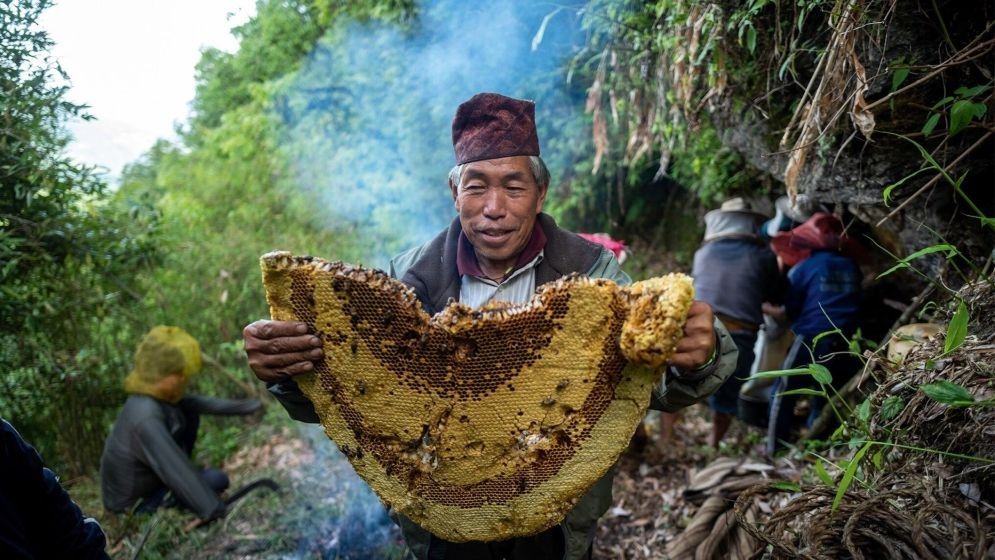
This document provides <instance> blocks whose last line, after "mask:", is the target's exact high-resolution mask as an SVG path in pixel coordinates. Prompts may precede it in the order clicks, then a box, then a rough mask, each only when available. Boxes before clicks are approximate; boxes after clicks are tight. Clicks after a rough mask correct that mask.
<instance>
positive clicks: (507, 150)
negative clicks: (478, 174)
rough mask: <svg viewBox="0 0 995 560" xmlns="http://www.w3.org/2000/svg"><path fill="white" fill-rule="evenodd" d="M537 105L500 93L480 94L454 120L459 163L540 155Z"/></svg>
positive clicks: (457, 110) (463, 105)
mask: <svg viewBox="0 0 995 560" xmlns="http://www.w3.org/2000/svg"><path fill="white" fill-rule="evenodd" d="M535 113H536V105H535V103H533V102H531V101H526V100H524V99H514V98H511V97H505V96H504V95H501V94H498V93H478V94H477V95H474V96H473V97H471V98H470V99H468V100H466V101H464V102H463V103H462V104H460V106H459V108H458V109H456V116H455V117H454V118H453V151H455V152H456V164H457V165H462V164H464V163H469V162H471V161H480V160H482V159H497V158H503V157H509V156H537V155H539V135H538V134H537V133H536V116H535Z"/></svg>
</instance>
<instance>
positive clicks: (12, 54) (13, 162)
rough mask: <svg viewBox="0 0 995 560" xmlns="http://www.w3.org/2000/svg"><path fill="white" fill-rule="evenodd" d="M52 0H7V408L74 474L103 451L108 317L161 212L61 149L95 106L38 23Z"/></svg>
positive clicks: (113, 366)
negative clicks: (132, 199)
mask: <svg viewBox="0 0 995 560" xmlns="http://www.w3.org/2000/svg"><path fill="white" fill-rule="evenodd" d="M49 4H50V3H49V2H47V1H44V0H38V1H30V0H26V1H22V2H17V3H14V4H11V3H9V2H7V3H3V4H0V415H3V416H5V417H7V418H8V419H9V420H10V421H11V422H12V423H13V424H14V425H15V426H16V427H17V428H18V429H19V430H21V432H22V433H23V434H24V435H25V437H26V438H27V439H28V440H30V441H31V442H32V443H34V444H35V445H36V446H37V447H38V448H39V449H40V450H41V451H42V453H43V454H44V455H45V456H46V457H47V458H48V460H49V461H52V462H53V463H55V464H62V465H64V466H65V467H66V468H68V472H67V474H70V475H73V474H80V473H82V472H85V471H87V470H89V469H91V468H93V467H94V466H95V465H96V461H97V459H98V458H99V453H100V450H101V447H102V444H103V436H104V427H105V426H106V423H107V417H108V415H109V414H112V404H113V402H114V398H115V397H117V396H118V395H119V394H120V389H119V379H120V375H121V373H120V372H121V371H122V370H123V369H124V368H125V367H126V365H125V361H124V357H123V355H122V352H121V351H120V349H119V344H120V342H121V340H122V338H125V337H126V336H127V335H128V334H130V333H128V332H127V330H126V329H120V328H115V327H112V326H111V324H112V323H114V321H115V316H116V315H120V314H126V313H128V312H129V306H130V304H131V301H130V298H131V295H130V294H134V284H133V277H134V275H135V274H137V273H138V272H139V271H140V270H143V269H144V268H145V267H147V266H148V265H150V264H151V263H153V262H154V261H155V259H156V258H157V253H156V251H155V248H154V243H155V239H156V235H157V225H158V222H159V216H158V214H157V213H156V212H155V211H153V210H152V209H150V208H149V207H147V206H142V205H134V206H118V205H114V204H111V203H110V201H109V198H108V192H107V189H106V185H105V184H104V183H103V182H102V181H101V180H100V179H99V178H97V177H96V176H95V175H94V174H93V171H92V169H90V168H87V167H84V166H80V165H78V164H76V163H73V162H72V161H71V160H70V159H69V158H68V157H67V156H66V155H65V154H64V153H63V148H64V147H65V145H66V142H67V137H66V135H65V132H64V128H63V126H64V124H65V122H66V120H67V119H70V118H88V117H87V116H86V114H85V112H84V107H83V106H81V105H76V104H73V103H70V102H68V101H67V100H66V99H65V94H66V86H64V85H60V84H63V83H64V82H65V80H66V78H67V76H66V75H65V74H64V72H63V71H62V69H61V68H60V67H59V66H58V64H57V63H56V62H55V61H53V60H52V59H51V58H50V57H49V55H48V52H47V51H48V49H49V48H50V47H51V40H50V39H49V38H48V35H47V34H46V33H45V32H44V31H42V30H40V29H39V28H38V18H39V17H40V15H41V14H42V13H43V11H44V10H45V9H46V8H47V7H48V6H49ZM111 372H113V373H111Z"/></svg>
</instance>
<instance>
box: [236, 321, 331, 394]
mask: <svg viewBox="0 0 995 560" xmlns="http://www.w3.org/2000/svg"><path fill="white" fill-rule="evenodd" d="M307 330H308V329H307V325H305V324H304V323H298V322H294V321H267V320H261V321H256V322H254V323H251V324H249V325H248V326H246V327H245V328H244V329H243V330H242V340H243V342H244V343H245V355H246V356H247V357H248V358H249V367H250V368H251V369H252V373H254V374H256V377H258V378H259V379H260V380H262V381H267V382H272V381H285V380H287V379H289V378H290V377H291V376H294V375H297V374H300V373H307V372H309V371H313V370H314V361H315V360H320V359H321V357H322V352H321V339H319V338H318V337H317V336H314V335H313V334H308V332H307Z"/></svg>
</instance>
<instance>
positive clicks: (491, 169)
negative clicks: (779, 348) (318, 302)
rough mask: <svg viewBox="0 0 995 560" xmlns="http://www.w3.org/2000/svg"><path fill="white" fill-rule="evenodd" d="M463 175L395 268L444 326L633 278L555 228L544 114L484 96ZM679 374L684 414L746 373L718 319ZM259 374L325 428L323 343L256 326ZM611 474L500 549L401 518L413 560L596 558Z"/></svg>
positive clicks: (463, 123)
mask: <svg viewBox="0 0 995 560" xmlns="http://www.w3.org/2000/svg"><path fill="white" fill-rule="evenodd" d="M452 139H453V150H454V152H455V155H456V165H455V166H454V167H453V168H452V169H451V170H450V172H449V191H450V194H451V195H452V198H453V205H454V207H455V209H456V214H457V215H456V216H455V217H454V218H453V220H452V222H451V224H450V225H449V227H448V228H446V229H445V230H443V231H442V232H440V233H439V234H438V236H436V237H435V238H434V239H432V240H431V241H429V242H428V243H425V244H424V245H422V246H420V247H415V248H413V249H411V250H409V251H406V252H404V253H402V254H400V255H398V256H396V257H394V258H393V259H392V260H391V262H390V275H391V276H392V277H394V278H397V279H399V280H400V281H401V282H403V283H404V284H407V285H408V286H410V287H411V288H412V289H413V290H414V292H415V294H416V295H417V297H418V299H419V301H420V302H421V304H422V306H423V307H424V309H425V310H426V311H427V312H428V313H430V314H435V313H438V312H439V311H441V310H442V309H443V308H444V307H445V306H446V305H447V304H448V303H449V302H450V301H459V302H460V303H463V304H465V305H468V306H470V307H474V308H476V307H480V306H482V305H484V304H486V303H488V302H490V301H498V300H500V301H506V302H511V303H515V304H521V303H525V302H527V301H528V300H529V299H530V298H531V297H532V295H533V294H534V293H535V291H536V288H537V287H539V286H541V285H543V284H545V283H547V282H552V281H555V280H557V279H559V278H561V277H563V276H566V275H568V274H574V273H578V274H584V275H587V276H589V277H593V278H607V279H611V280H613V281H615V282H618V283H620V284H627V283H629V281H630V280H629V277H628V276H627V275H626V274H625V273H624V272H622V270H621V269H620V268H619V264H618V261H617V260H616V258H615V256H614V255H613V254H612V252H611V251H609V250H608V249H605V248H603V247H601V246H599V245H596V244H594V243H591V242H589V241H586V240H584V239H582V238H581V237H579V236H577V235H576V234H574V233H571V232H569V231H566V230H564V229H562V228H560V227H559V226H557V225H556V222H555V221H554V220H553V218H552V217H550V216H549V215H548V214H545V213H543V211H542V209H543V205H544V203H545V201H546V196H547V194H548V189H549V180H550V179H549V171H548V170H547V169H546V164H545V163H543V161H542V158H541V157H540V156H539V137H538V134H537V132H536V125H535V104H534V103H533V102H531V101H525V100H522V99H514V98H511V97H506V96H504V95H500V94H497V93H480V94H477V95H474V96H473V97H472V98H470V99H469V100H467V101H466V102H464V103H463V104H461V105H460V106H459V108H458V109H457V110H456V116H455V118H454V119H453V124H452ZM684 330H685V336H684V338H683V339H682V340H681V341H680V343H679V345H678V347H677V353H676V354H675V355H674V357H673V358H672V359H671V362H670V365H671V367H670V368H668V369H667V371H666V372H665V374H664V375H661V378H660V382H659V384H658V385H657V387H656V388H655V389H654V393H653V400H652V406H654V407H655V408H659V409H664V410H670V411H673V410H677V409H679V408H682V407H685V406H688V405H690V404H692V403H695V402H698V401H700V400H702V399H704V398H706V397H707V396H708V395H709V394H711V393H712V392H714V391H715V389H717V388H718V387H719V386H720V385H721V384H722V382H723V381H724V380H725V379H726V377H728V376H729V374H730V373H731V372H732V370H733V369H734V367H735V364H736V346H735V344H734V343H733V342H732V339H731V338H730V337H729V335H728V333H727V332H726V331H725V329H724V328H723V327H722V326H721V325H717V324H716V323H715V322H714V318H713V315H712V310H711V308H710V307H709V306H708V305H707V304H705V303H702V302H695V303H694V304H693V305H692V307H691V312H690V316H689V318H688V321H687V325H686V326H685V329H684ZM243 338H244V340H245V350H246V354H247V355H248V359H249V365H250V367H251V368H252V370H253V372H254V373H255V374H256V376H257V377H258V378H259V379H261V380H262V381H265V382H267V384H268V385H269V389H270V391H271V392H272V393H273V394H274V395H275V396H276V398H277V399H279V400H280V402H281V403H282V404H283V405H284V406H285V407H286V408H287V411H288V412H289V413H290V415H291V416H292V417H293V418H295V419H297V420H301V421H305V422H318V416H317V415H316V413H315V411H314V407H313V405H312V404H311V402H310V401H308V400H307V399H306V398H305V397H304V395H303V394H302V393H301V391H300V390H299V389H298V387H297V385H296V384H295V383H294V380H293V376H294V375H297V374H300V373H305V372H309V371H312V370H313V369H314V364H313V361H314V360H317V359H320V358H321V356H322V353H321V343H320V341H319V340H318V338H317V337H315V336H313V335H312V334H310V333H308V327H307V325H305V324H303V323H295V322H280V321H256V322H254V323H252V324H250V325H248V326H247V327H246V328H245V330H244V332H243ZM612 476H613V471H612V470H609V472H607V473H605V475H604V476H603V477H602V478H601V480H599V481H598V482H596V483H595V484H594V486H593V487H592V488H591V489H590V490H589V491H588V492H587V494H585V495H584V496H583V497H582V498H581V499H580V500H579V501H578V503H577V505H576V506H575V507H574V509H573V510H572V511H571V512H570V513H568V514H567V516H566V518H565V519H563V520H562V522H561V523H560V525H557V526H555V527H553V528H552V529H549V530H547V531H544V532H542V533H539V534H537V535H533V536H530V537H524V538H518V539H511V540H507V541H501V542H488V543H484V542H465V543H452V542H447V541H445V540H443V539H441V538H438V537H436V536H434V535H431V534H430V533H428V532H427V531H425V530H424V529H422V528H421V527H419V526H418V525H416V524H415V523H413V522H412V521H411V520H409V519H407V518H405V517H404V516H400V515H399V516H397V517H398V523H399V525H400V527H401V530H402V532H403V533H404V537H405V540H406V542H407V544H408V547H409V549H410V550H411V553H412V555H413V556H414V557H415V558H419V559H426V558H433V559H435V558H445V559H455V558H467V559H474V560H487V559H499V558H515V559H524V558H535V559H548V558H557V559H559V558H563V559H579V558H590V555H591V545H592V542H593V540H594V534H595V529H596V524H597V520H598V518H599V517H601V515H602V514H603V513H604V512H605V511H606V510H607V509H608V507H609V506H610V505H611V503H612V499H611V487H612Z"/></svg>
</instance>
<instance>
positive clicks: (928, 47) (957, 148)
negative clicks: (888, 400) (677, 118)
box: [712, 2, 995, 281]
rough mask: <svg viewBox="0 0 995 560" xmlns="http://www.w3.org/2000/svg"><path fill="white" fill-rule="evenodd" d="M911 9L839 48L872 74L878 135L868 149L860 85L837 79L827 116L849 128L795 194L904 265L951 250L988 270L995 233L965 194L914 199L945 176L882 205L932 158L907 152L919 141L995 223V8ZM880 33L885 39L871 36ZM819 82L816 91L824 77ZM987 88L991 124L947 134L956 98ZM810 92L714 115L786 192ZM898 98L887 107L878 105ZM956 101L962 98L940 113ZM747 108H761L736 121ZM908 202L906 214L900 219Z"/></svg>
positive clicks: (820, 142) (909, 185)
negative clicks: (796, 115) (785, 140)
mask: <svg viewBox="0 0 995 560" xmlns="http://www.w3.org/2000/svg"><path fill="white" fill-rule="evenodd" d="M868 4H873V3H868ZM912 7H913V6H907V5H902V6H892V7H891V8H892V9H894V10H895V11H894V13H890V12H886V13H885V14H884V15H885V17H884V18H883V19H882V20H881V21H882V22H883V23H880V24H876V23H875V22H874V19H875V18H874V17H871V16H863V19H864V22H865V24H867V25H868V27H865V28H859V27H858V29H860V33H861V37H860V38H858V39H856V40H855V41H854V42H853V44H852V45H851V46H843V47H839V46H838V47H837V48H840V49H842V50H846V51H847V52H846V53H843V54H846V55H847V56H855V57H856V59H857V60H859V63H860V65H861V66H862V67H863V68H864V69H865V71H866V77H867V89H866V91H864V92H863V96H864V98H865V99H866V102H865V105H864V106H868V105H869V107H870V111H871V113H872V114H873V118H874V131H873V133H872V134H871V135H870V138H865V136H864V135H863V134H861V132H860V131H859V130H858V128H857V127H856V126H855V124H854V123H852V122H851V118H852V116H853V110H854V108H855V105H854V104H853V101H852V99H853V98H852V97H851V96H852V95H853V94H854V92H855V89H854V88H855V85H854V82H855V81H857V82H859V80H857V73H856V72H854V71H853V66H854V65H853V63H851V65H850V73H849V75H845V76H837V77H835V78H833V79H830V80H827V85H829V86H835V87H837V88H839V89H840V91H839V92H838V94H837V95H835V99H829V100H828V103H826V104H825V106H824V108H825V107H829V108H832V109H834V110H837V111H845V112H846V113H849V118H848V116H843V117H842V118H840V119H839V120H838V121H837V122H836V125H835V126H834V127H832V128H829V129H826V130H823V131H821V133H820V135H819V136H818V138H817V140H815V142H814V146H813V148H812V150H811V152H810V153H809V155H808V157H807V158H806V161H805V164H804V166H802V168H801V171H800V173H799V174H798V176H797V187H798V190H799V192H804V193H807V194H808V195H810V196H812V197H814V198H815V199H816V200H819V201H821V202H824V203H832V204H835V205H838V206H837V207H838V208H842V209H845V210H846V212H847V213H848V214H850V215H852V216H853V217H855V218H857V219H858V220H859V221H860V222H861V223H862V224H863V226H861V227H859V228H858V232H859V230H860V229H863V230H866V231H864V232H863V233H866V234H867V235H869V236H870V237H872V238H873V239H874V241H875V242H876V243H879V244H881V245H882V246H884V247H885V248H887V249H888V250H889V251H891V252H892V253H895V254H896V255H899V256H904V255H907V254H909V253H911V252H913V251H915V250H918V249H920V248H922V247H925V246H928V245H932V244H935V243H940V242H942V241H941V239H945V240H946V241H949V242H951V243H953V244H955V245H957V246H958V248H959V249H960V250H961V251H962V252H964V253H965V254H967V255H969V256H970V257H971V258H972V259H973V260H975V262H978V263H984V262H985V260H986V259H988V258H990V255H991V250H992V245H993V240H995V238H993V235H992V228H990V227H989V228H984V227H983V226H982V225H981V223H980V221H979V220H978V219H976V218H975V217H974V216H977V213H976V211H975V209H973V208H971V206H970V204H969V203H968V202H967V201H966V200H964V198H963V197H958V196H957V195H956V193H955V190H954V188H953V186H952V185H951V184H950V183H949V182H948V181H946V180H944V179H942V178H941V179H939V180H936V181H933V185H932V186H930V187H927V188H926V189H925V190H924V191H923V192H921V193H918V194H914V193H917V191H919V189H920V188H921V187H923V186H925V185H926V184H927V183H928V182H930V181H932V180H933V179H934V178H935V177H936V176H937V175H938V173H937V172H936V171H928V172H922V173H920V174H919V175H917V176H916V177H914V178H912V179H910V180H908V181H907V182H905V183H904V184H903V185H902V186H900V187H898V188H895V189H894V190H893V193H892V195H893V196H892V201H891V203H890V204H887V205H886V204H885V201H884V199H883V194H884V191H885V189H886V188H887V187H888V186H889V185H892V184H894V183H896V182H898V181H901V180H902V179H903V178H905V177H907V176H909V175H910V174H912V173H915V172H916V171H917V170H919V169H920V168H922V167H924V166H926V162H925V160H924V157H923V155H922V154H921V153H920V151H919V150H918V149H917V147H916V146H915V145H914V144H913V143H912V142H910V141H909V140H914V141H916V142H918V143H920V144H921V145H922V146H923V147H925V149H926V150H928V151H930V152H931V153H932V157H933V158H934V159H935V161H936V162H937V163H938V164H939V165H940V166H943V167H946V166H951V165H952V164H953V162H955V161H957V160H959V161H957V163H956V164H953V165H952V167H951V170H950V176H951V177H952V178H953V179H955V180H956V179H959V178H960V177H961V176H963V175H964V174H965V173H966V175H967V177H966V179H964V181H963V183H962V185H961V186H962V189H963V191H964V192H965V194H966V195H967V196H968V197H969V198H970V199H971V200H972V201H973V202H974V204H975V205H976V206H977V207H978V209H979V210H981V211H982V212H983V213H984V214H985V215H988V216H991V215H992V214H993V213H995V212H993V210H995V188H993V186H995V157H993V155H995V138H993V137H992V134H991V133H992V122H993V121H995V119H993V118H992V117H993V112H995V111H992V110H991V109H992V107H991V105H992V101H991V100H992V96H991V92H992V89H991V87H990V86H991V83H992V74H993V72H992V70H993V60H995V58H993V50H992V49H993V46H995V31H993V30H992V22H993V21H995V3H993V2H985V3H983V4H980V5H979V4H974V3H970V4H964V3H954V2H950V3H946V4H944V3H940V4H939V5H938V9H936V10H934V8H933V6H932V4H928V5H927V4H924V5H921V6H918V7H917V8H916V9H911V8H912ZM941 19H942V22H941V21H940V20H941ZM824 24H825V25H828V24H829V22H828V21H826V22H825V23H824ZM836 25H837V26H838V25H839V24H836ZM874 25H879V27H880V28H879V29H876V30H873V29H872V28H873V26H874ZM830 48H832V47H831V46H830ZM813 64H814V63H813ZM905 66H909V72H908V75H907V77H906V78H905V79H904V81H902V82H901V84H899V85H898V87H897V89H898V91H897V92H896V93H894V94H893V95H892V93H893V92H894V91H895V89H896V87H895V83H894V82H893V80H894V79H895V73H896V69H899V68H903V67H905ZM815 70H819V68H818V67H816V68H811V67H810V68H808V69H807V70H799V77H800V78H803V79H809V78H811V77H812V75H813V73H816V72H814V71H815ZM816 78H817V79H816V80H813V84H815V83H818V81H819V80H818V78H820V77H819V76H818V75H816ZM985 84H987V85H988V88H987V89H986V90H985V91H984V92H982V93H981V94H980V95H977V96H975V97H974V98H973V99H971V102H973V103H979V104H982V105H985V106H987V111H986V112H985V114H984V115H983V116H981V117H980V118H975V119H974V120H973V122H972V123H971V124H970V125H968V126H967V127H966V128H963V129H962V130H960V131H958V132H956V134H952V135H951V134H949V132H948V131H949V130H950V125H951V116H952V115H951V113H952V111H951V109H952V105H953V103H956V102H957V101H958V100H959V99H961V98H964V96H961V95H959V94H958V93H957V92H958V91H959V89H958V88H967V89H970V88H973V87H975V86H979V85H985ZM804 86H805V83H804V82H802V83H800V84H798V85H797V86H796V87H785V88H783V89H782V90H780V91H779V92H776V93H773V94H763V93H762V92H761V93H760V95H759V96H758V95H757V92H750V93H749V94H747V92H746V91H744V90H743V89H739V90H736V89H733V92H734V93H733V94H732V95H733V96H734V98H733V99H731V100H730V102H729V103H727V104H725V106H724V109H721V110H719V111H716V112H715V113H713V115H712V117H713V122H714V123H715V124H716V126H717V128H718V129H719V130H720V131H721V133H722V141H723V143H724V144H726V145H727V146H729V147H732V148H733V149H735V150H736V151H738V152H739V153H740V154H742V156H743V157H744V159H746V161H747V162H749V164H750V165H752V166H755V167H756V168H757V169H759V170H762V171H763V172H765V173H768V174H769V175H770V176H771V177H773V178H774V179H775V180H777V181H781V182H784V181H785V171H786V168H787V166H788V163H789V158H790V154H789V150H790V148H791V147H792V144H791V143H789V144H788V145H787V146H784V145H780V142H781V138H782V134H783V132H784V127H785V125H786V124H787V123H788V122H789V121H790V120H791V117H792V114H793V112H794V111H795V107H796V106H797V104H798V103H799V99H805V98H806V96H805V94H804V91H805V90H806V89H808V88H805V87H804ZM903 88H907V89H905V90H904V91H903ZM811 89H814V88H811ZM810 91H811V90H810ZM960 91H962V90H960ZM889 95H891V97H890V98H889V99H888V100H887V101H885V102H883V103H880V104H878V105H876V106H875V105H874V104H875V101H877V100H881V99H883V98H886V97H887V96H889ZM761 96H762V97H763V99H764V101H763V103H764V105H763V110H758V108H757V104H756V103H755V102H751V103H747V100H748V99H753V100H756V99H759V98H760V97H761ZM948 96H950V97H953V98H954V99H952V100H949V101H948V102H947V103H946V104H944V105H942V106H941V107H940V108H939V109H938V110H934V109H932V108H934V107H936V105H937V103H938V102H941V101H942V100H944V99H946V98H947V97H948ZM827 99H828V98H827ZM737 106H740V107H741V106H751V107H753V108H754V109H753V110H746V111H742V110H735V109H734V108H735V107H737ZM858 112H859V111H858ZM937 112H940V113H941V114H940V117H939V121H938V125H937V126H936V127H935V128H934V129H933V131H932V132H931V133H930V134H929V135H924V134H923V126H924V124H925V123H926V122H927V120H928V119H929V118H930V116H931V115H932V114H934V113H937ZM801 115H804V111H802V112H801ZM823 120H825V119H823ZM896 135H903V136H906V137H907V138H900V137H898V136H896ZM909 199H911V201H909ZM906 201H908V204H907V205H905V206H903V207H902V208H901V209H900V210H898V211H897V212H894V213H893V210H895V208H896V207H897V206H898V205H900V204H902V203H903V202H906ZM886 217H887V220H885V218H886ZM878 253H879V254H883V253H882V252H880V251H879V252H878ZM889 258H890V257H889ZM923 265H925V266H926V267H927V269H928V270H929V271H930V272H932V273H935V272H938V271H939V270H940V268H942V266H943V259H942V258H940V257H939V256H936V257H934V258H932V259H926V260H925V261H924V262H923ZM915 281H922V280H921V279H917V280H915Z"/></svg>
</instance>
